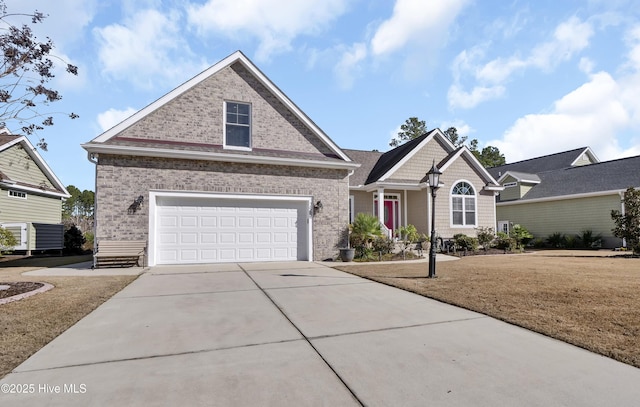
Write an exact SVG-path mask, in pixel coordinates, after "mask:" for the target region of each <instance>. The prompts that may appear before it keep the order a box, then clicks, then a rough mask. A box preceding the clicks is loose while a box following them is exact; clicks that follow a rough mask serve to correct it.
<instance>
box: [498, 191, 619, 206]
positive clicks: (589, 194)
mask: <svg viewBox="0 0 640 407" xmlns="http://www.w3.org/2000/svg"><path fill="white" fill-rule="evenodd" d="M621 191H622V192H624V191H625V190H624V189H615V190H611V191H598V192H587V193H583V194H573V195H560V196H551V197H547V198H535V199H519V200H516V201H507V202H496V205H498V206H511V205H524V204H528V203H536V202H551V201H566V200H569V199H579V198H594V197H598V196H606V195H616V194H619V193H620V192H621Z"/></svg>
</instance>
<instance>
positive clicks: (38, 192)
mask: <svg viewBox="0 0 640 407" xmlns="http://www.w3.org/2000/svg"><path fill="white" fill-rule="evenodd" d="M68 197H69V193H68V192H67V190H66V188H65V187H64V185H63V184H62V182H60V180H59V179H58V178H57V177H56V176H55V174H54V173H53V171H51V169H50V168H49V166H48V165H47V163H46V162H45V161H44V160H43V159H42V157H41V156H40V154H38V151H37V150H36V149H35V147H34V146H33V145H32V144H31V143H30V142H29V139H27V138H26V137H25V136H16V135H12V134H11V133H9V131H8V130H6V129H2V130H0V225H2V226H3V227H5V228H7V229H9V230H11V231H12V232H13V233H14V235H15V236H16V238H17V240H18V246H16V247H15V250H16V251H25V252H26V253H28V254H30V253H31V252H32V251H46V250H62V249H63V248H64V230H63V226H62V224H61V222H62V200H63V199H64V198H68Z"/></svg>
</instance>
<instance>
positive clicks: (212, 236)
mask: <svg viewBox="0 0 640 407" xmlns="http://www.w3.org/2000/svg"><path fill="white" fill-rule="evenodd" d="M200 242H201V243H203V244H216V243H218V234H217V233H201V234H200Z"/></svg>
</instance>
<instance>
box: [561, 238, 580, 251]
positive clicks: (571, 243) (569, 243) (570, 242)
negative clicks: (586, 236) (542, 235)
mask: <svg viewBox="0 0 640 407" xmlns="http://www.w3.org/2000/svg"><path fill="white" fill-rule="evenodd" d="M564 247H565V248H566V249H577V248H579V247H582V241H581V240H580V237H578V236H575V235H565V237H564Z"/></svg>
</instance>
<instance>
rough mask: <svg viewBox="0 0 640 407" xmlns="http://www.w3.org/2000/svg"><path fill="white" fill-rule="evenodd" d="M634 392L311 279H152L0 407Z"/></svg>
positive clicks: (381, 401) (354, 281)
mask: <svg viewBox="0 0 640 407" xmlns="http://www.w3.org/2000/svg"><path fill="white" fill-rule="evenodd" d="M638 383H640V369H636V368H634V367H631V366H628V365H625V364H622V363H618V362H615V361H613V360H611V359H608V358H605V357H602V356H598V355H596V354H593V353H590V352H587V351H585V350H582V349H579V348H576V347H573V346H570V345H567V344H565V343H562V342H559V341H556V340H553V339H549V338H547V337H544V336H541V335H538V334H535V333H531V332H530V331H527V330H524V329H520V328H517V327H514V326H511V325H508V324H505V323H502V322H499V321H497V320H494V319H492V318H488V317H486V316H483V315H480V314H477V313H473V312H469V311H466V310H462V309H459V308H456V307H452V306H448V305H444V304H441V303H439V302H436V301H432V300H429V299H426V298H423V297H420V296H418V295H414V294H411V293H408V292H405V291H401V290H398V289H395V288H391V287H387V286H384V285H382V284H378V283H374V282H370V281H367V280H364V279H361V278H359V277H355V276H352V275H350V274H346V273H343V272H340V271H337V270H334V269H331V268H328V267H326V266H324V265H322V264H317V263H260V264H258V263H253V264H228V265H206V266H204V265H203V266H179V267H155V268H152V269H151V270H149V271H147V272H146V273H144V274H143V275H142V276H141V277H140V278H138V279H137V280H136V281H134V282H133V283H132V284H131V285H129V286H128V287H126V288H125V289H124V290H122V291H121V292H120V293H118V294H117V295H116V296H114V297H113V298H112V299H110V300H109V301H107V302H106V303H104V304H103V305H102V306H100V307H99V308H97V309H96V310H95V311H94V312H93V313H91V314H90V315H88V316H87V317H85V318H84V319H83V320H81V321H80V322H78V323H77V324H76V325H75V326H73V327H72V328H70V329H69V330H67V331H66V332H64V333H63V334H62V335H60V336H59V337H58V338H56V339H55V340H54V341H52V342H51V343H50V344H49V345H47V346H45V347H44V348H43V349H42V350H40V351H39V352H37V353H36V354H35V355H34V356H32V357H31V358H30V359H28V360H27V361H25V362H24V363H23V364H22V365H20V366H19V367H18V368H16V369H15V371H14V372H13V373H11V374H9V375H7V376H6V377H5V378H4V379H2V380H1V381H0V384H1V389H2V392H0V405H2V406H3V407H5V406H27V405H28V406H39V405H50V406H86V405H95V406H104V405H114V406H150V405H151V406H153V405H157V406H160V405H162V406H164V405H167V406H174V405H185V406H187V405H188V406H198V405H213V406H264V405H268V406H358V405H366V406H426V405H429V406H492V407H493V406H516V405H517V406H545V407H546V406H632V405H637V403H638V400H640V386H639V385H638ZM25 386H26V387H25ZM18 389H19V390H20V391H21V392H22V393H27V394H9V392H10V391H13V392H16V391H18Z"/></svg>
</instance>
